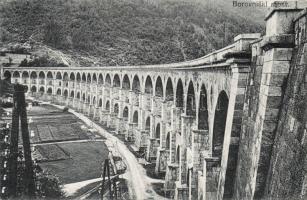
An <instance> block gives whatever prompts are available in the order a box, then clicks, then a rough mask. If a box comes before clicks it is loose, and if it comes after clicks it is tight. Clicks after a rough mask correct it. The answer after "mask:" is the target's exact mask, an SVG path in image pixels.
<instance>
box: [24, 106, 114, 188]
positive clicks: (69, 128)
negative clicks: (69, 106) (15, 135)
mask: <svg viewBox="0 0 307 200" xmlns="http://www.w3.org/2000/svg"><path fill="white" fill-rule="evenodd" d="M28 120H29V132H30V135H32V136H31V143H36V144H37V145H36V147H35V151H34V152H33V154H32V155H33V158H35V159H37V161H38V162H39V165H40V166H41V167H42V169H44V170H48V171H50V172H51V173H53V174H55V175H57V176H58V177H59V179H60V181H61V182H62V184H68V183H75V182H80V181H85V180H89V179H94V178H99V177H100V175H101V164H102V161H104V160H105V159H106V158H107V156H108V149H107V146H106V145H105V144H104V143H103V142H102V141H95V140H92V139H95V138H100V139H101V138H102V137H101V136H99V135H97V133H94V132H91V131H90V127H88V126H86V125H85V124H84V123H83V122H82V121H81V120H79V119H78V118H77V117H76V116H74V115H73V114H71V113H69V112H63V111H62V110H60V109H57V108H56V107H53V106H51V105H40V106H32V107H31V106H30V107H28ZM31 133H32V134H31ZM33 133H34V135H33ZM87 139H90V140H89V141H88V142H84V141H76V140H87ZM19 141H20V142H21V141H22V140H21V139H20V140H19ZM70 141H73V142H70ZM58 142H61V143H58ZM45 143H52V144H45Z"/></svg>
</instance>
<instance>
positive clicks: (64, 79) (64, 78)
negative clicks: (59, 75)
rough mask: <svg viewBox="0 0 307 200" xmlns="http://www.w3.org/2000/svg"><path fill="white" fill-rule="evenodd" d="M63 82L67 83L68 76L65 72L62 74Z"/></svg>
mask: <svg viewBox="0 0 307 200" xmlns="http://www.w3.org/2000/svg"><path fill="white" fill-rule="evenodd" d="M63 81H69V76H68V73H67V72H64V74H63Z"/></svg>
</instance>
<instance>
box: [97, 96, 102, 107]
mask: <svg viewBox="0 0 307 200" xmlns="http://www.w3.org/2000/svg"><path fill="white" fill-rule="evenodd" d="M98 107H100V108H101V107H102V99H101V98H100V99H99V102H98Z"/></svg>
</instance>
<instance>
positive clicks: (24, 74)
mask: <svg viewBox="0 0 307 200" xmlns="http://www.w3.org/2000/svg"><path fill="white" fill-rule="evenodd" d="M21 76H22V78H29V73H28V72H27V71H24V72H22V75H21Z"/></svg>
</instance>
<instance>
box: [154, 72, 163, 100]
mask: <svg viewBox="0 0 307 200" xmlns="http://www.w3.org/2000/svg"><path fill="white" fill-rule="evenodd" d="M155 96H157V97H163V83H162V79H161V77H160V76H158V78H157V80H156V86H155Z"/></svg>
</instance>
